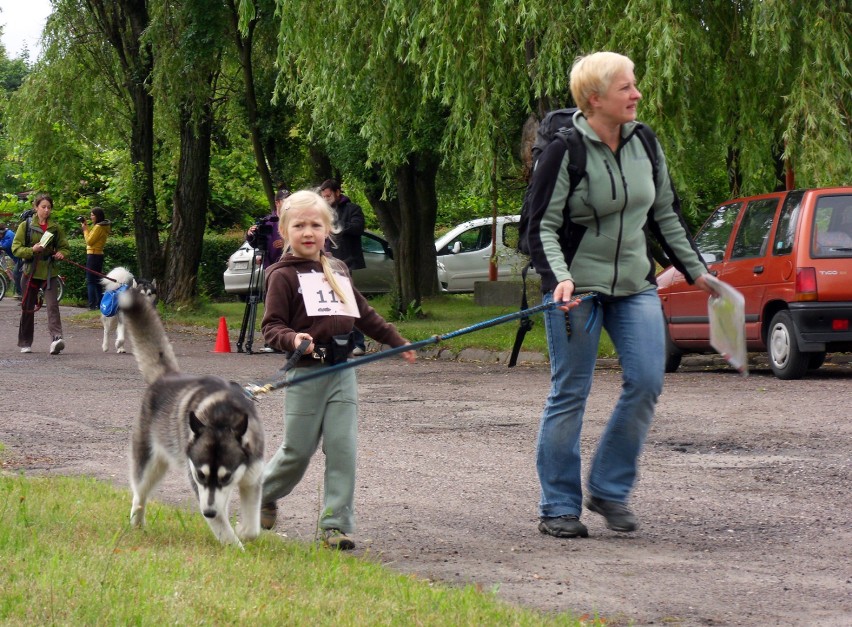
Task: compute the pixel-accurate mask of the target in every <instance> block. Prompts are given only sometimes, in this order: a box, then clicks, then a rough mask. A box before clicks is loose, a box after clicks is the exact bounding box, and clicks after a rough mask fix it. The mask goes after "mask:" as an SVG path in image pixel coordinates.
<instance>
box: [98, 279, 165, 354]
mask: <svg viewBox="0 0 852 627" xmlns="http://www.w3.org/2000/svg"><path fill="white" fill-rule="evenodd" d="M107 276H108V277H109V278H108V279H101V285H103V286H104V292H114V291H115V290H117V289H118V288H119V287H121V286H122V285H126V286H128V287H136V288H138V289H139V291H141V292H142V293H143V294H144V295H145V296H146V297H147V298H148V300H150V301H151V302H152V303H153V304H155V305H156V304H157V281H156V280H153V281H148V280H146V279H139V280H138V281H137V280H136V278H135V277H134V276H133V274H131V272H130V270H128V269H127V268H124V267H122V266H117V267H115V268H113V269H112V270H110V271H109V273H108V274H107ZM110 279H112V280H110ZM123 318H124V316H123V315H122V313H121V311H119V312H118V313H117V314H116V315H114V316H105V315H103V314H101V324H103V327H104V341H103V344H102V345H101V348H102V349H103V351H104V352H105V353H106V352H107V351H108V350H109V336H110V334H114V335H115V352H116V353H126V352H127V351H126V350H124V320H123Z"/></svg>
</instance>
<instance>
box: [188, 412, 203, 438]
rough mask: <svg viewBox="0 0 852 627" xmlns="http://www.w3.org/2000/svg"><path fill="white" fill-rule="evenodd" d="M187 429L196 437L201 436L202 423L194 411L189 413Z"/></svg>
mask: <svg viewBox="0 0 852 627" xmlns="http://www.w3.org/2000/svg"><path fill="white" fill-rule="evenodd" d="M189 428H190V429H191V430H192V433H193V435H194V436H196V437H198V436H199V435H201V430H202V429H203V428H204V423H203V422H201V421H200V420H199V419H198V416H196V415H195V412H194V411H191V412H189Z"/></svg>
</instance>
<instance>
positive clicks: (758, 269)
mask: <svg viewBox="0 0 852 627" xmlns="http://www.w3.org/2000/svg"><path fill="white" fill-rule="evenodd" d="M753 272H754V273H755V274H763V266H755V267H754V270H753Z"/></svg>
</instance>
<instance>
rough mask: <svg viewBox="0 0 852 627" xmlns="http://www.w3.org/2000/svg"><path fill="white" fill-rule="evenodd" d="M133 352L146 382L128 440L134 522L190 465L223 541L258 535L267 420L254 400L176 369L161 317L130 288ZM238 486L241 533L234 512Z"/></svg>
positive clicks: (122, 305)
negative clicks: (169, 478)
mask: <svg viewBox="0 0 852 627" xmlns="http://www.w3.org/2000/svg"><path fill="white" fill-rule="evenodd" d="M118 305H119V309H121V311H122V312H124V323H125V325H126V326H127V331H128V333H129V334H130V339H131V340H132V341H133V347H134V350H133V353H134V355H135V356H136V361H137V363H138V365H139V370H140V371H141V372H142V377H143V378H144V379H145V382H146V383H147V384H148V389H147V390H146V392H145V395H144V397H143V398H142V408H141V410H140V412H139V416H138V418H137V419H136V422H135V424H134V426H133V436H132V440H131V445H130V485H131V487H132V489H133V505H132V507H131V509H130V523H131V524H132V525H133V526H136V527H140V526H142V525H143V524H144V522H145V502H146V501H147V499H148V495H149V494H150V493H151V491H152V490H153V489H154V487H155V486H156V484H157V483H158V482H159V480H160V479H161V478H162V477H163V475H164V474H165V472H166V470H168V468H169V466H170V465H183V464H186V465H187V467H188V470H189V476H190V483H191V484H192V487H193V489H194V490H195V493H196V495H197V496H198V504H199V507H200V508H201V513H202V514H204V517H205V519H206V520H207V524H208V525H210V529H211V530H212V531H213V534H214V535H215V536H216V537H217V538H218V539H219V541H220V542H222V543H226V544H236V545H237V546H240V547H242V544H241V543H240V540H239V539H238V536H239V538H241V539H243V540H251V539H253V538H256V537H257V536H258V535H259V534H260V498H261V487H262V483H263V424H262V423H261V421H260V418H258V416H257V413H256V412H255V409H254V404H253V403H252V401H251V400H249V398H248V396H247V395H246V394H245V392H244V391H243V389H242V388H241V387H240V386H239V385H238V384H236V383H234V382H233V381H226V380H225V379H221V378H219V377H214V376H193V375H189V374H182V373H180V372H179V370H178V364H177V360H176V359H175V354H174V351H173V349H172V346H171V344H170V343H169V340H168V338H167V337H166V333H165V330H164V329H163V323H162V321H161V320H160V317H159V315H157V310H156V309H155V308H154V306H153V305H152V304H151V302H150V301H149V300H148V299H147V298H146V297H145V296H144V295H143V294H142V293H141V292H140V291H139V290H138V288H130V289H128V290H127V291H125V292H123V293H121V294H120V295H119V297H118ZM234 486H239V489H240V509H241V512H240V514H241V515H240V518H241V522H240V525H239V526H238V528H237V534H234V530H233V528H232V527H231V523H230V521H229V518H228V505H229V503H230V497H231V493H232V491H233V489H234Z"/></svg>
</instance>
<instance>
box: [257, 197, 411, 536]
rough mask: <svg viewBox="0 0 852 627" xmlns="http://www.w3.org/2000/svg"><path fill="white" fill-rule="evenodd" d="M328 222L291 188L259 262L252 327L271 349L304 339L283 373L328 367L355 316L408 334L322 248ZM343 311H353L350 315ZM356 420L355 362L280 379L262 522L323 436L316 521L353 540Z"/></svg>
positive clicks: (392, 337)
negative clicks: (260, 295) (271, 254)
mask: <svg viewBox="0 0 852 627" xmlns="http://www.w3.org/2000/svg"><path fill="white" fill-rule="evenodd" d="M333 223H334V214H333V212H332V210H331V208H330V207H329V205H328V204H327V203H326V202H325V200H323V198H322V197H321V196H320V195H319V194H316V193H314V192H311V191H299V192H296V193H295V194H293V195H292V196H290V197H289V198H287V199H286V200H285V201H284V203H283V205H282V207H281V211H280V220H279V222H278V230H279V232H280V233H281V237H282V238H283V240H284V251H285V254H284V257H283V258H282V259H281V260H280V261H278V262H277V263H275V264H273V265H271V266H270V267H269V268H268V270H267V272H266V304H265V311H264V315H263V322H262V324H261V329H262V332H263V337H264V340H265V341H266V343H267V344H268V345H269V346H271V347H272V348H274V349H277V350H280V351H286V352H291V351H293V350H294V349H295V348H296V347H298V346H299V344H301V343H302V341H303V340H309V341H310V342H311V343H310V345H309V346H308V348H307V351H306V353H305V356H304V357H302V359H301V360H300V361H299V363H298V364H297V367H296V368H294V370H293V371H291V374H290V375H289V376H290V377H291V378H293V377H294V376H298V371H299V369H301V368H327V367H329V366H330V365H333V364H335V363H340V362H342V361H345V360H346V357H347V355H348V353H349V352H350V351H351V350H352V348H353V343H352V339H351V338H352V331H353V328H354V326H355V325H356V324H357V325H358V328H359V329H360V330H362V331H363V332H364V333H366V334H367V335H369V336H370V337H372V338H374V339H376V340H378V341H379V342H382V343H383V344H389V345H391V346H394V347H397V346H404V345H406V344H408V341H407V340H406V339H405V338H403V337H402V336H401V335H400V334H399V333H398V332H397V330H396V329H395V328H394V326H393V325H391V324H389V323H387V322H386V321H385V320H384V319H383V318H382V317H381V316H380V315H379V314H378V313H376V311H375V310H374V309H373V308H372V307H370V305H369V304H368V303H367V301H366V299H365V298H364V297H363V296H362V295H361V294H360V293H359V292H358V291H356V290H355V289H354V288H353V287H352V282H351V279H350V277H349V272H348V270H347V269H346V265H345V264H344V263H342V262H340V261H338V260H336V259H334V258H333V257H330V256H328V255H326V253H325V252H324V250H325V243H326V239H327V238H329V237H330V236H331V234H332V233H333V232H334V231H333ZM344 311H346V313H348V314H355V313H356V312H357V315H358V317H357V318H355V317H353V315H346V313H343V312H344ZM402 356H403V357H404V358H405V360H406V361H407V362H409V363H413V362H414V360H415V353H414V351H406V352H404V353H402ZM357 426H358V390H357V388H356V379H355V370H354V368H349V369H345V370H342V371H340V372H336V373H334V374H331V375H328V376H325V377H317V378H316V379H313V380H311V381H307V382H305V383H301V384H298V385H296V386H294V387H291V388H288V390H287V398H286V402H285V411H284V428H285V435H284V443H283V444H282V445H281V448H280V449H278V451H277V452H276V453H275V456H274V457H273V458H272V459H271V460H270V461H269V463H268V464H267V466H266V470H265V471H264V478H263V500H262V503H263V504H264V505H263V507H262V509H261V525H262V526H263V527H264V528H265V529H271V528H272V527H273V526H274V525H275V516H276V503H275V501H276V499H279V498H282V497H284V496H287V495H288V494H290V492H291V491H292V490H293V488H295V487H296V485H297V484H298V483H299V481H300V480H301V479H302V477H303V476H304V474H305V471H306V470H307V468H308V464H309V462H310V460H311V457H312V456H313V454H314V452H315V451H316V450H317V446H318V445H319V441H320V438H322V440H323V453H324V454H325V463H326V470H325V494H324V501H323V509H322V514H321V518H320V525H319V526H320V529H321V530H322V533H323V541H324V543H325V544H326V545H327V546H329V547H331V548H336V549H341V550H348V549H352V548H354V547H355V543H354V542H353V541H352V540H351V539H350V538H349V537H348V536H347V535H346V534H348V533H351V532H352V531H353V530H354V528H355V515H354V504H353V500H354V496H355V451H356V445H357V442H356V440H357Z"/></svg>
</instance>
